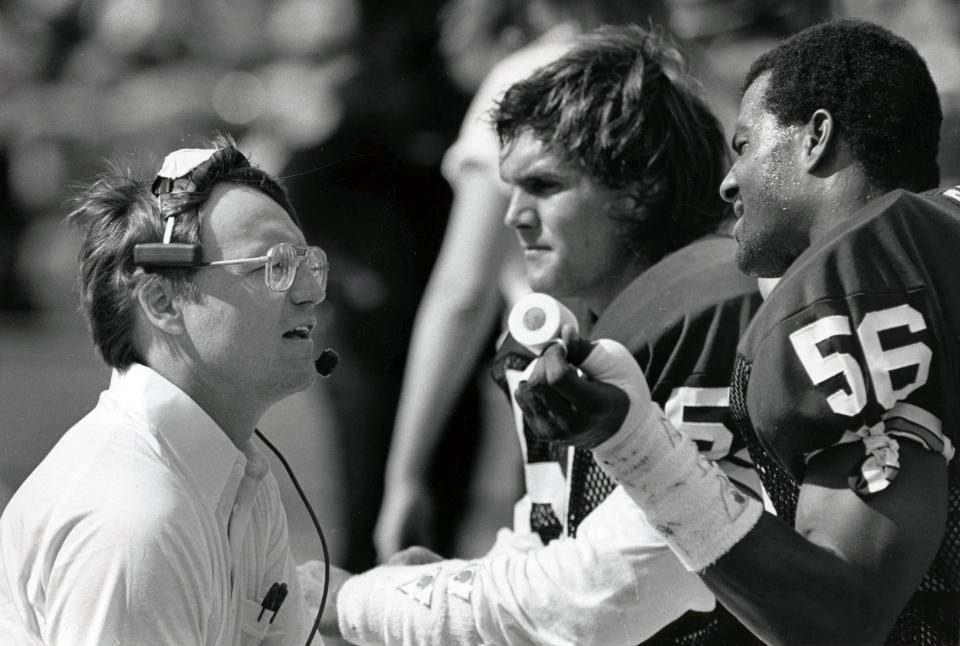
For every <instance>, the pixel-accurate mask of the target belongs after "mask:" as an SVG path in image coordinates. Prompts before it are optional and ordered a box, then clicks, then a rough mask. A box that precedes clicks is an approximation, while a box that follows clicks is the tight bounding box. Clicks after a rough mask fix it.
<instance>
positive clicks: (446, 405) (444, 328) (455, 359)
mask: <svg viewBox="0 0 960 646" xmlns="http://www.w3.org/2000/svg"><path fill="white" fill-rule="evenodd" d="M454 189H455V190H454V202H453V205H452V207H451V212H450V219H449V223H448V225H447V232H446V234H445V236H444V240H443V244H442V247H441V252H440V255H439V257H438V259H437V262H436V265H435V267H434V269H433V272H432V274H431V276H430V281H429V283H428V285H427V289H426V291H425V293H424V297H423V300H422V301H421V304H420V307H419V310H418V313H417V317H416V321H415V324H414V329H413V336H412V339H411V344H410V352H409V357H408V359H407V366H406V370H405V373H404V378H403V390H402V392H401V394H400V401H399V404H398V407H397V417H396V420H395V423H394V429H393V440H392V442H391V446H390V454H389V458H388V461H387V470H386V486H385V487H384V491H385V492H386V494H385V498H384V501H383V506H382V508H381V511H380V516H379V518H378V520H377V526H376V529H375V534H374V539H375V543H376V546H377V551H378V553H379V555H380V557H381V559H383V558H386V557H387V556H389V555H390V554H392V553H394V552H395V551H397V550H398V549H400V548H402V547H406V546H407V545H410V544H411V543H416V542H423V541H424V540H426V538H427V537H426V536H425V535H424V534H425V531H426V530H425V527H424V526H425V524H427V523H428V522H429V518H428V516H429V513H428V512H427V510H425V509H423V508H422V507H421V508H419V509H418V507H420V506H421V505H423V501H424V500H425V499H426V498H425V491H426V484H425V483H426V475H427V472H428V467H429V465H430V461H431V459H432V456H433V454H434V452H435V450H436V447H437V445H438V444H439V441H440V436H441V433H442V431H443V429H444V427H445V425H446V423H447V420H448V419H449V417H450V414H451V411H452V410H453V407H454V405H455V404H456V401H457V399H458V397H459V396H460V394H461V392H462V391H463V388H464V386H465V385H466V383H467V381H468V380H469V379H470V376H471V375H472V374H473V372H474V370H475V368H476V366H477V361H478V360H479V357H480V356H481V354H482V351H483V344H484V342H485V341H486V339H487V338H488V334H489V332H490V329H491V326H492V325H493V323H494V321H495V319H496V316H497V312H498V311H499V306H500V300H499V299H500V293H499V289H498V287H497V280H498V274H499V271H500V268H501V267H502V266H503V260H504V257H505V255H506V254H507V253H508V252H509V250H510V249H511V246H515V245H516V243H515V242H514V241H513V240H511V239H510V235H509V232H508V231H507V229H506V227H504V226H503V223H502V219H503V213H504V211H505V210H506V206H507V198H506V196H505V195H504V193H503V189H502V188H501V186H500V185H499V184H498V183H497V179H496V177H495V176H494V174H493V172H491V171H490V169H485V168H480V167H477V166H476V165H469V164H468V165H466V166H465V167H464V168H463V169H462V170H461V173H460V176H459V178H458V180H457V183H456V186H455V187H454Z"/></svg>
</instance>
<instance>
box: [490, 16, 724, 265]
mask: <svg viewBox="0 0 960 646" xmlns="http://www.w3.org/2000/svg"><path fill="white" fill-rule="evenodd" d="M493 121H494V125H495V127H496V130H497V135H498V136H499V138H500V143H501V145H502V146H504V147H505V148H506V147H508V146H509V145H510V144H511V143H512V142H513V141H514V140H516V139H517V137H519V136H520V135H522V134H524V133H529V134H531V135H532V136H534V137H535V138H536V139H538V140H539V141H541V142H543V143H544V144H545V145H546V146H548V147H549V149H550V150H551V152H553V153H554V154H556V155H559V156H560V158H561V159H562V160H563V161H564V162H565V163H567V164H570V165H571V166H572V167H574V168H577V169H579V170H581V171H583V172H585V173H587V174H588V175H589V176H590V177H592V178H593V179H594V180H595V181H597V182H599V183H600V184H602V185H604V186H606V187H608V188H612V189H620V188H626V187H628V186H631V185H636V186H638V187H639V189H638V192H637V194H636V195H635V197H636V198H637V200H638V202H639V204H641V205H643V206H645V207H646V210H647V213H648V215H647V217H641V218H638V217H636V216H633V217H624V218H623V221H624V222H625V223H626V225H627V227H626V232H627V235H628V236H629V239H630V243H631V247H632V248H633V249H634V251H635V252H636V253H638V254H640V255H642V256H643V257H645V258H647V259H649V260H650V261H654V262H655V261H656V260H658V259H659V258H661V257H663V256H664V255H666V254H667V253H669V252H671V251H673V250H675V249H678V248H680V247H682V246H684V245H686V244H688V243H689V242H691V241H692V240H694V239H696V238H699V237H701V236H702V235H704V234H705V233H708V232H710V231H712V230H715V229H716V228H717V226H718V225H719V224H720V222H721V221H722V220H723V219H724V218H725V217H726V216H728V215H729V210H728V205H726V204H725V203H724V202H723V201H722V200H721V199H720V196H719V193H718V191H717V187H718V186H719V185H720V182H721V181H722V179H723V176H724V174H725V173H726V171H727V167H728V164H729V157H728V155H727V149H726V143H725V141H724V135H723V129H722V128H721V126H720V123H719V122H718V121H717V119H716V117H715V116H714V115H713V113H712V112H711V111H710V109H709V108H708V107H707V105H706V103H705V102H704V101H703V99H702V98H701V96H700V89H699V86H698V84H697V83H696V81H695V80H694V79H693V77H692V76H691V75H690V73H689V70H688V67H687V63H686V60H685V58H684V56H683V54H682V53H681V52H680V50H679V49H678V48H677V47H676V46H675V45H674V44H673V42H672V41H671V40H670V39H669V38H668V37H667V36H666V35H665V34H664V33H662V32H661V31H660V30H659V29H656V28H654V27H649V28H643V27H640V26H638V25H626V26H606V27H601V28H599V29H596V30H594V31H592V32H590V33H588V34H586V35H584V36H582V37H581V38H580V40H578V42H577V45H576V46H575V47H574V48H573V49H571V50H570V51H569V52H567V53H566V54H565V55H564V56H563V57H561V58H560V59H558V60H557V61H555V62H553V63H551V64H549V65H546V66H544V67H542V68H540V69H539V70H538V71H536V72H535V73H534V74H533V75H532V76H530V77H528V78H527V79H525V80H523V81H520V82H519V83H516V84H514V85H513V86H512V87H510V88H509V89H508V90H507V92H506V93H505V95H504V96H503V99H502V100H501V101H500V102H499V104H498V105H497V107H496V108H495V109H494V111H493Z"/></svg>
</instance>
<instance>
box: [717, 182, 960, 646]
mask: <svg viewBox="0 0 960 646" xmlns="http://www.w3.org/2000/svg"><path fill="white" fill-rule="evenodd" d="M958 251H960V189H956V188H955V189H950V190H947V191H931V192H929V193H924V194H913V193H908V192H905V191H894V192H892V193H889V194H887V195H885V196H884V197H882V198H880V199H878V200H875V201H874V202H872V203H870V204H869V205H867V206H866V207H864V208H863V209H862V210H861V212H860V213H858V214H856V215H855V216H854V217H852V218H851V219H850V220H849V221H847V222H844V223H842V224H840V225H838V226H837V227H836V228H835V229H834V230H832V231H831V232H829V233H828V235H827V236H826V238H825V239H824V240H822V241H818V243H817V244H816V245H814V246H812V247H811V248H809V249H807V250H806V251H805V252H804V253H803V254H802V255H801V256H800V257H799V258H798V259H797V260H796V261H795V262H794V263H793V264H792V265H791V267H790V268H789V270H788V271H787V272H786V274H785V275H784V277H783V278H782V280H781V281H780V282H779V284H778V285H777V287H776V288H775V289H774V290H773V292H772V293H771V294H770V295H769V296H768V298H767V301H766V302H765V303H764V304H763V307H761V309H760V311H759V312H758V313H757V315H756V317H755V318H754V320H753V322H752V324H751V325H750V327H749V330H748V331H747V333H746V334H745V335H744V337H743V339H742V340H741V343H740V349H739V352H738V357H737V364H736V369H735V375H734V379H733V384H732V392H731V408H732V412H733V414H734V417H735V419H736V421H737V424H738V426H739V427H740V429H741V431H742V433H743V436H744V439H745V441H746V442H747V445H748V447H749V448H750V452H751V455H752V457H753V459H754V461H755V463H756V465H757V469H758V471H759V473H760V476H761V480H762V481H763V484H764V487H765V488H766V490H767V492H768V494H769V495H770V497H771V499H772V502H773V504H774V506H775V507H776V510H777V514H778V515H779V516H780V517H781V518H782V519H784V520H785V521H786V522H788V523H791V524H792V523H793V522H794V519H795V514H796V503H797V495H798V492H799V488H798V485H797V483H798V482H802V480H803V477H804V469H805V461H806V460H807V459H808V458H809V457H810V456H811V455H813V454H815V453H816V452H817V451H819V450H822V449H825V448H828V447H831V446H834V445H837V444H839V443H845V442H857V441H863V442H866V443H875V442H877V441H879V442H880V443H883V442H885V441H887V437H885V436H888V437H890V438H894V439H896V440H897V441H898V442H899V443H902V442H904V441H915V442H918V443H920V444H921V445H922V446H924V447H926V448H927V449H929V450H931V451H935V452H937V453H940V454H942V455H943V456H944V458H945V459H949V458H950V457H952V455H953V447H954V445H955V444H956V442H957V434H958V430H957V421H958V417H960V415H958V401H960V398H958V395H957V393H958V387H960V380H958V374H960V373H958V365H960V347H958V343H957V340H958V337H957V334H958V330H960V280H958V275H960V254H958ZM865 461H866V456H865ZM859 471H860V472H855V473H854V474H852V476H851V486H852V487H853V488H854V489H855V490H857V491H860V492H861V493H862V494H864V495H870V493H871V492H873V491H875V490H874V489H866V488H865V482H866V479H865V476H864V474H865V473H866V472H867V469H866V468H865V467H862V468H861V469H860V470H859ZM861 472H862V473H861ZM894 477H895V472H894V473H892V474H890V475H889V476H888V477H887V478H885V479H884V481H883V482H881V483H880V484H881V487H880V488H882V486H885V484H886V481H887V480H891V479H892V478H894ZM958 484H960V479H958V468H957V463H956V460H952V461H951V462H950V466H949V487H950V490H949V510H948V526H947V532H946V535H945V539H944V544H943V545H942V546H941V549H940V552H939V554H938V555H937V557H936V559H935V561H934V563H933V565H932V566H931V568H930V570H929V571H928V573H927V575H926V577H925V578H924V580H923V582H922V584H921V586H920V588H919V591H918V592H917V593H916V594H915V595H914V598H913V599H912V600H911V601H910V603H909V604H908V606H907V608H906V609H905V610H904V612H903V613H902V614H901V616H900V618H899V619H898V622H897V624H896V626H895V628H894V630H893V632H892V634H891V636H890V643H902V644H941V643H943V644H956V643H958V641H960V629H958V624H957V616H958V611H960V595H958V590H960V559H958V553H957V552H958V547H960V546H958V544H957V543H958V541H960V489H958Z"/></svg>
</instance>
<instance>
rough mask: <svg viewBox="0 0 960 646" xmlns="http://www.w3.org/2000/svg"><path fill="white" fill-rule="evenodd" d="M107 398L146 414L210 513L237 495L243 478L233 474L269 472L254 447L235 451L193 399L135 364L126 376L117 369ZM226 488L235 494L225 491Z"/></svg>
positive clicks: (156, 433) (155, 433) (151, 427)
mask: <svg viewBox="0 0 960 646" xmlns="http://www.w3.org/2000/svg"><path fill="white" fill-rule="evenodd" d="M107 394H108V395H109V396H110V397H111V398H112V399H113V400H114V401H115V403H116V404H117V405H118V406H120V407H122V408H124V409H128V410H131V411H137V412H139V413H140V414H141V415H143V417H144V418H145V421H146V422H147V424H148V425H149V427H150V431H151V433H152V434H154V435H155V436H157V438H158V439H159V440H160V441H161V442H162V443H163V444H165V445H166V446H167V447H168V448H169V449H170V450H171V451H172V453H173V454H174V455H175V457H176V459H177V460H178V461H179V462H180V463H181V464H182V465H184V466H185V468H186V470H187V471H188V473H189V477H191V478H192V479H193V480H194V482H196V483H197V485H198V487H199V488H200V490H201V491H202V493H203V496H204V498H205V499H206V501H207V503H208V504H209V505H210V508H211V509H216V508H217V505H218V504H219V503H220V500H221V498H222V497H223V496H224V495H225V494H229V495H230V497H231V498H232V497H233V496H235V495H236V491H235V489H236V487H237V486H238V484H239V477H231V476H233V475H234V472H235V471H236V472H238V474H242V473H243V469H245V468H247V469H248V470H251V467H252V470H253V471H256V472H260V471H261V469H264V470H265V466H264V463H265V457H264V456H263V455H262V453H261V452H260V451H259V450H258V449H256V447H254V446H253V444H252V443H251V442H248V443H247V445H246V446H245V447H244V450H243V451H240V450H239V449H237V447H236V446H234V444H233V442H231V441H230V438H229V437H227V434H226V433H225V432H224V431H223V429H221V428H220V427H219V426H218V425H217V423H216V422H214V421H213V419H212V418H211V417H210V416H209V415H208V414H207V413H206V411H204V410H203V409H202V408H201V407H200V406H199V405H198V404H197V403H196V402H195V401H193V399H191V398H190V396H189V395H187V394H186V393H185V392H183V391H182V390H181V389H180V388H178V387H177V386H176V385H174V384H173V383H172V382H170V381H168V380H167V379H166V378H164V377H163V376H162V375H160V374H159V373H158V372H156V371H155V370H153V369H151V368H149V367H147V366H144V365H141V364H138V363H134V364H132V365H131V366H130V367H129V368H128V369H126V370H125V371H123V372H120V371H118V370H114V371H113V374H112V376H111V379H110V388H109V390H108V391H107ZM248 461H249V464H248ZM228 484H231V486H232V487H233V489H234V491H232V492H226V491H224V489H225V488H226V486H227V485H228Z"/></svg>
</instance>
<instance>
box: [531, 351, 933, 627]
mask: <svg viewBox="0 0 960 646" xmlns="http://www.w3.org/2000/svg"><path fill="white" fill-rule="evenodd" d="M569 345H573V344H572V343H571V344H569ZM596 348H597V349H599V351H598V352H593V351H592V350H591V351H590V354H589V355H588V357H587V360H586V361H584V362H583V363H582V364H581V367H583V369H584V370H585V371H586V372H587V373H588V374H592V375H595V376H597V377H600V378H602V379H604V380H605V381H608V382H610V383H598V382H595V381H591V380H585V379H583V378H581V377H580V376H578V374H577V372H576V371H575V370H574V369H573V368H572V367H571V366H570V365H569V364H567V363H566V362H565V361H564V356H563V353H562V352H561V351H559V349H548V350H547V352H546V353H545V356H544V358H542V359H541V361H540V363H539V373H537V372H535V374H534V375H532V376H531V379H530V382H528V384H526V385H524V386H522V387H521V388H520V389H518V395H517V400H518V403H519V404H521V406H522V407H523V408H524V414H525V416H526V417H527V419H528V422H530V424H531V427H532V428H533V429H534V432H536V433H537V434H539V435H541V436H543V437H554V438H559V439H563V440H565V441H568V442H573V443H577V442H581V443H583V444H582V445H583V446H587V447H590V446H593V447H595V455H596V457H597V459H598V462H599V463H600V464H601V466H603V468H604V469H605V470H606V471H607V472H608V473H609V474H610V475H611V476H612V477H614V478H615V479H616V480H617V481H618V482H620V483H621V484H622V485H623V486H624V488H625V490H626V491H627V492H628V493H629V494H630V496H631V498H632V499H633V500H634V501H636V502H637V504H638V505H639V506H640V507H641V508H643V509H644V511H645V512H646V516H647V518H648V519H649V520H650V522H651V523H652V524H653V525H654V526H655V527H657V528H658V529H659V530H660V531H661V533H663V534H664V536H665V537H666V540H667V541H668V542H669V543H670V545H671V547H672V548H673V549H674V551H675V552H676V553H677V555H678V556H679V557H680V558H681V560H683V561H684V563H685V564H686V566H687V567H688V569H690V570H692V571H696V572H703V573H704V575H705V577H706V579H707V581H708V582H709V583H710V585H711V587H712V588H713V589H714V591H715V592H716V594H717V596H718V597H719V598H720V599H721V600H722V601H723V602H724V603H725V605H728V606H729V607H730V608H731V609H732V610H733V611H734V612H736V613H737V614H738V615H739V616H740V618H741V619H742V620H743V621H744V622H745V623H746V624H747V625H748V626H750V627H751V629H753V630H754V631H755V632H756V633H757V634H758V635H760V636H761V637H763V638H764V639H766V640H768V641H771V642H773V643H850V644H854V643H876V642H878V641H882V640H883V638H884V637H885V636H886V634H887V633H888V632H889V629H890V627H891V625H892V624H893V622H894V620H895V618H896V616H897V614H898V613H899V611H900V609H901V608H902V605H903V603H904V602H905V601H906V599H907V598H908V596H909V594H910V592H911V591H912V590H914V589H915V587H916V585H917V583H918V582H919V580H920V578H921V577H922V575H923V573H924V571H925V570H926V568H927V567H928V565H929V563H930V561H931V560H932V558H933V555H934V552H935V550H936V547H937V545H938V544H939V542H940V538H941V536H942V533H943V528H944V522H945V521H944V512H943V510H944V509H945V496H946V476H945V471H946V469H945V466H944V460H943V457H942V456H940V455H936V454H930V453H924V452H923V450H921V449H920V447H919V446H914V445H913V444H912V443H910V442H909V441H906V442H901V445H902V450H901V459H902V463H901V464H902V469H901V472H900V475H899V477H897V478H896V479H895V481H894V482H893V484H891V486H889V487H887V489H886V490H884V491H882V492H880V493H878V494H875V495H874V496H872V497H870V498H861V497H860V496H858V495H857V494H856V493H854V492H853V491H852V490H850V489H849V487H848V484H847V477H848V476H849V474H850V473H851V470H852V469H853V467H854V465H855V464H856V462H857V460H858V458H861V457H862V455H863V453H862V448H859V449H858V448H854V447H843V448H840V447H837V448H833V449H830V450H828V451H824V452H823V453H822V454H820V455H819V456H818V457H816V458H815V459H814V460H813V461H812V462H811V464H810V466H809V470H808V472H807V476H806V478H805V480H804V483H803V487H802V493H801V499H800V507H799V510H798V517H797V530H796V531H795V530H794V529H792V528H790V527H789V526H787V525H785V524H784V523H782V522H781V521H779V520H777V519H776V518H775V517H773V516H770V515H768V514H765V513H761V510H760V509H759V505H758V503H756V502H754V501H752V500H750V499H747V498H746V497H744V496H742V495H739V494H738V492H736V491H735V489H734V488H733V487H732V485H731V484H730V482H729V480H728V479H727V478H726V476H724V475H723V474H722V472H721V471H720V469H718V468H717V466H716V465H715V464H714V463H712V462H709V461H708V460H705V459H704V458H703V457H702V456H701V455H700V454H699V453H698V452H697V450H696V447H695V445H693V443H692V442H690V440H689V438H687V437H685V436H684V435H683V434H681V433H679V432H678V431H677V430H676V429H674V428H673V427H672V425H670V424H669V422H667V420H666V419H665V418H664V417H663V415H662V412H660V411H659V408H658V407H656V405H654V404H652V403H651V402H650V399H649V391H647V390H646V384H645V382H644V381H643V379H642V375H641V374H640V372H639V368H638V367H636V365H635V364H633V365H632V366H631V365H629V364H630V358H629V353H627V352H626V350H625V349H624V348H622V346H619V345H618V344H612V343H611V342H601V343H599V344H598V345H597V346H596ZM572 354H574V351H573V348H571V355H572ZM578 363H579V361H578ZM611 384H616V385H617V386H619V388H610V385H611ZM907 470H909V472H910V473H909V475H908V474H907V473H906V471H907ZM901 478H903V480H902V481H901Z"/></svg>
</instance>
